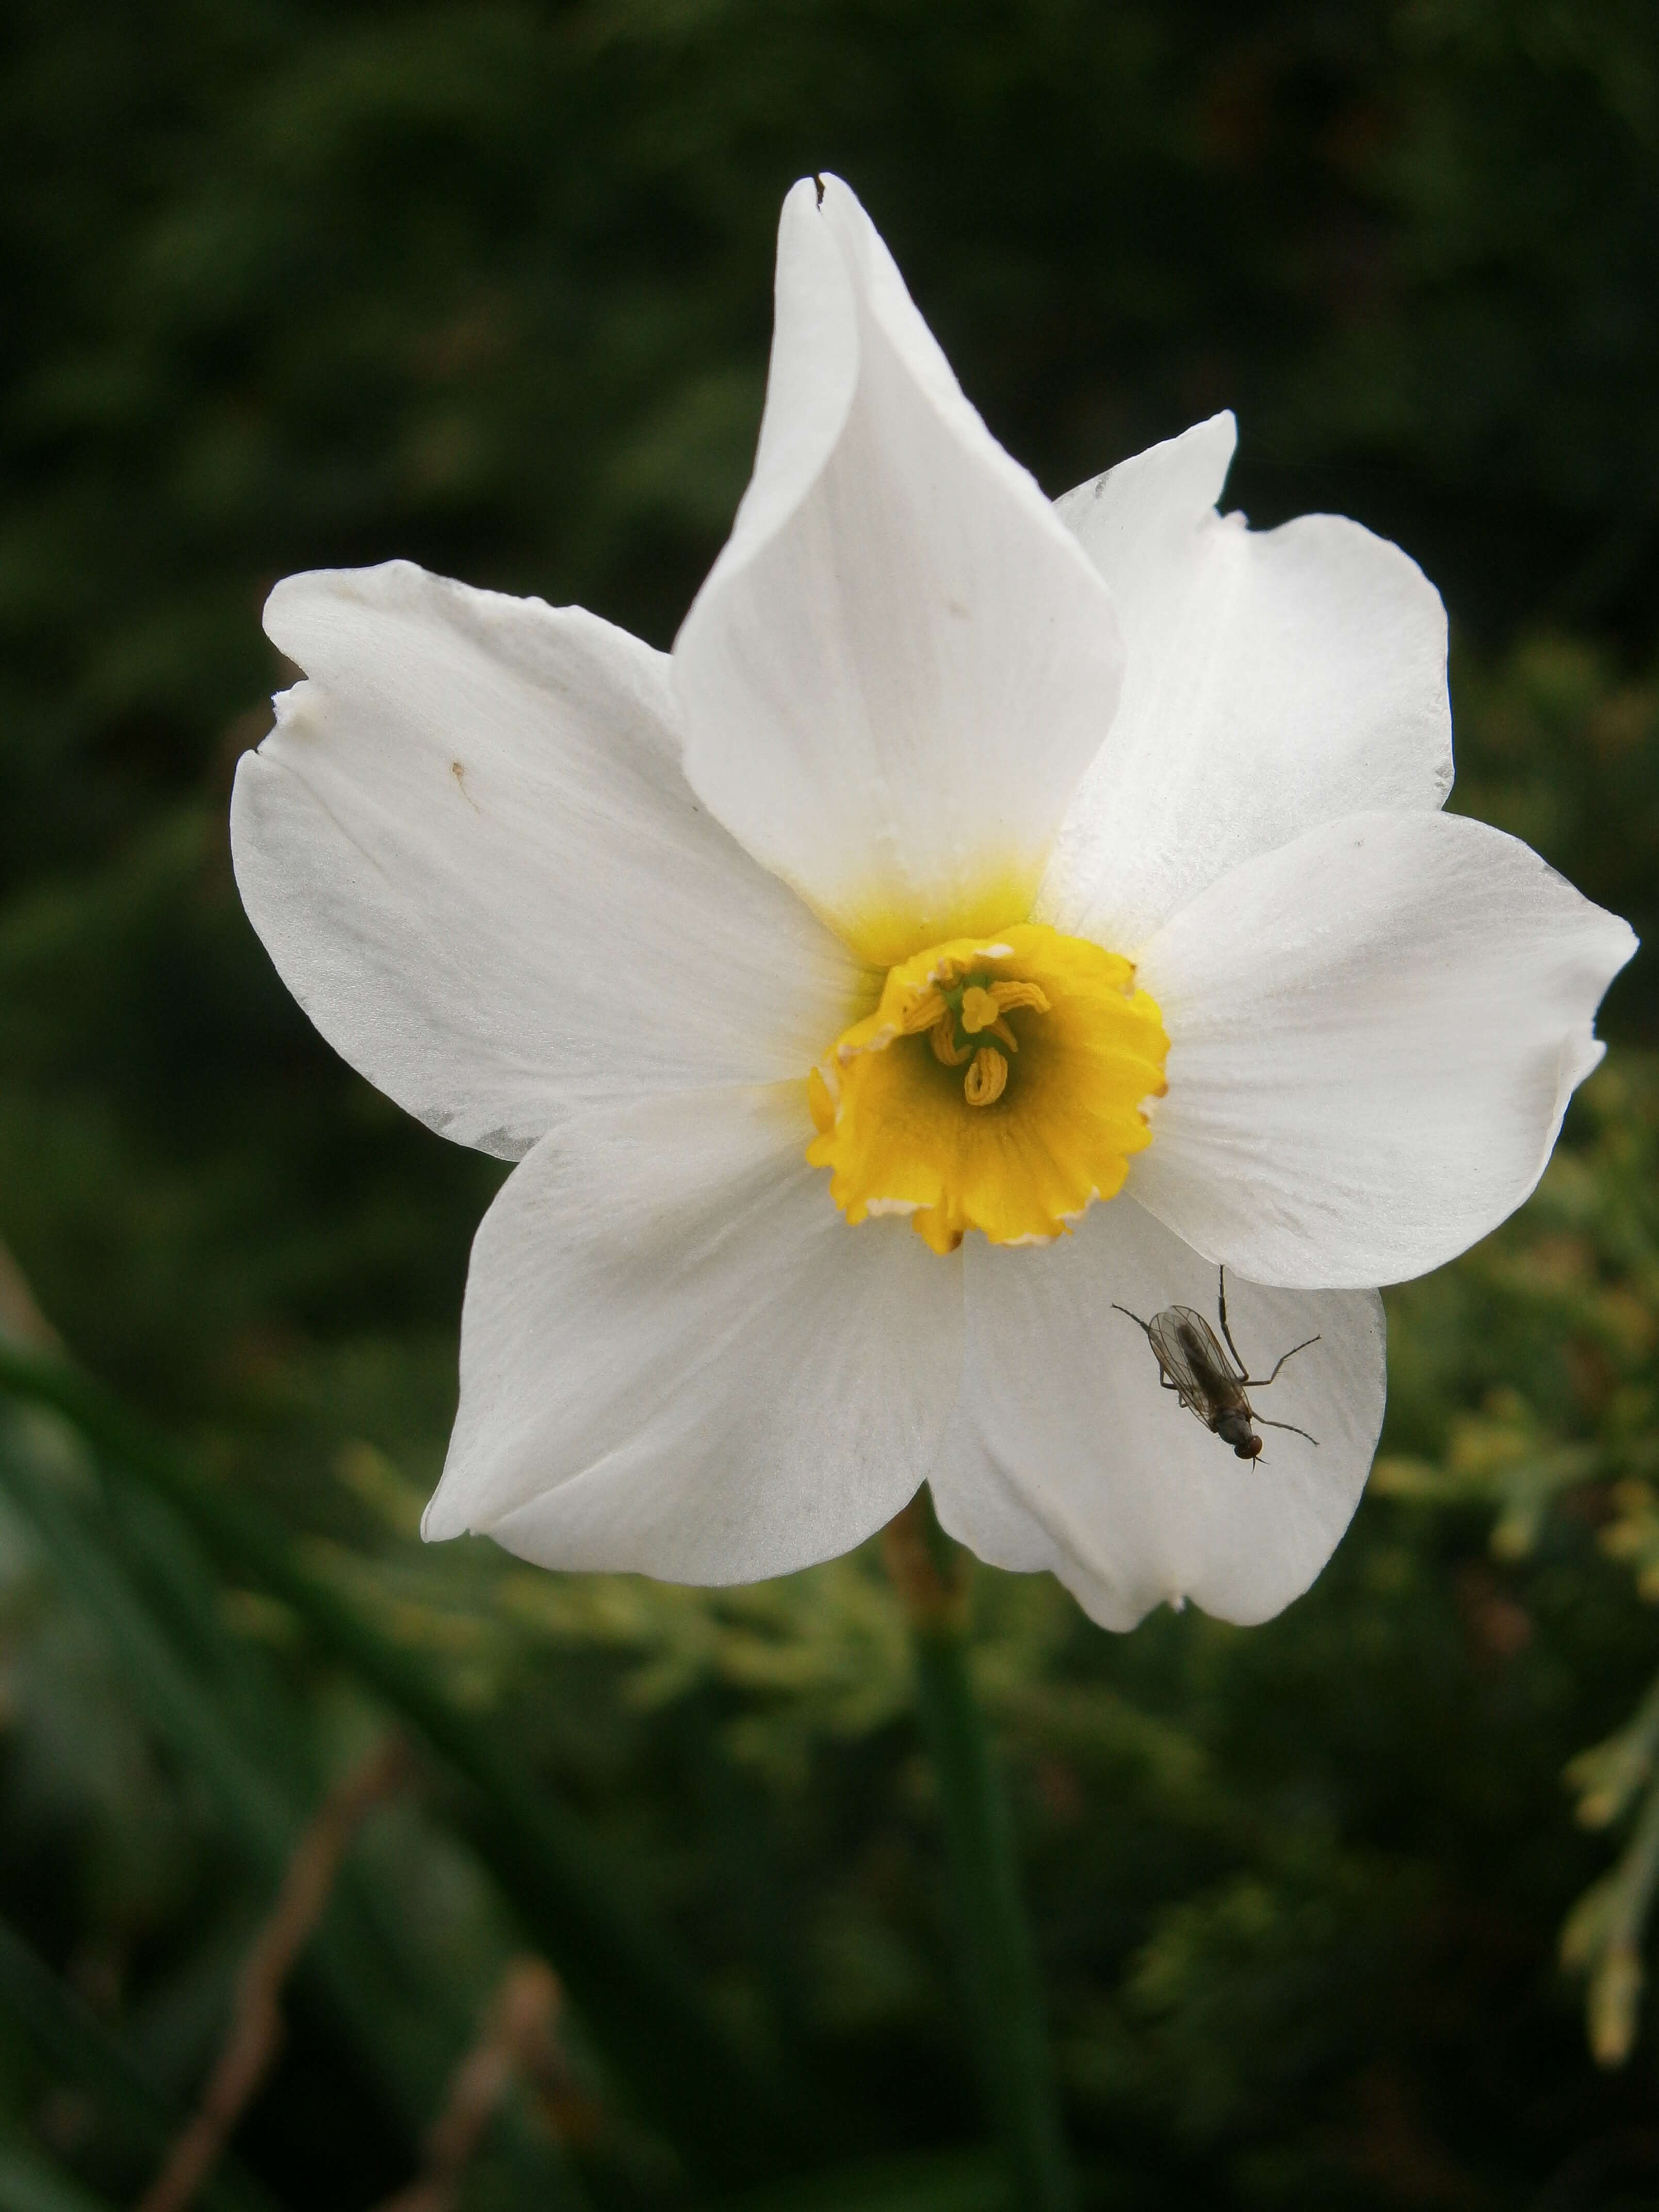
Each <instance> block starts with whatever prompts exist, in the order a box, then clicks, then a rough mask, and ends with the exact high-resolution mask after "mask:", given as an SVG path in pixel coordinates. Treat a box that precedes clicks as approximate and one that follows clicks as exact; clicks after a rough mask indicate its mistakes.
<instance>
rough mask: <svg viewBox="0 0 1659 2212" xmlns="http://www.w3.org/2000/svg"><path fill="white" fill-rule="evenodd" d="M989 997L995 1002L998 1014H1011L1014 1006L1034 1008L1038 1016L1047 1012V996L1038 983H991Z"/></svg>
mask: <svg viewBox="0 0 1659 2212" xmlns="http://www.w3.org/2000/svg"><path fill="white" fill-rule="evenodd" d="M991 996H992V997H993V998H994V1000H996V1002H997V1012H999V1013H1000V1014H1011V1013H1012V1012H1013V1010H1014V1008H1015V1007H1016V1006H1035V1007H1036V1011H1037V1012H1038V1013H1040V1014H1046V1013H1047V1012H1048V993H1047V992H1046V991H1045V990H1044V989H1043V987H1042V985H1041V984H1040V983H1028V982H1026V981H1024V980H1020V981H1012V982H1007V983H993V984H992V986H991Z"/></svg>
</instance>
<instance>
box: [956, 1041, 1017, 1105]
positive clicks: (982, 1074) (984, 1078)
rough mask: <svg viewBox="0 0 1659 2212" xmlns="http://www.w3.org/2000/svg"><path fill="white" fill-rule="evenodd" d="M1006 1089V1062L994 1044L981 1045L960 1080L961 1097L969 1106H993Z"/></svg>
mask: <svg viewBox="0 0 1659 2212" xmlns="http://www.w3.org/2000/svg"><path fill="white" fill-rule="evenodd" d="M1007 1088H1008V1063H1007V1061H1006V1060H1005V1059H1004V1058H1003V1056H1002V1054H1000V1052H999V1051H998V1050H997V1048H996V1047H995V1046H994V1044H982V1045H981V1047H980V1048H979V1050H978V1051H977V1052H976V1053H975V1054H974V1064H973V1066H971V1067H970V1068H969V1071H968V1073H967V1074H966V1075H965V1076H963V1079H962V1095H963V1097H964V1098H965V1099H966V1100H967V1101H968V1103H969V1105H970V1106H994V1105H995V1104H996V1103H997V1101H998V1099H999V1098H1000V1097H1001V1096H1002V1094H1003V1092H1004V1091H1006V1089H1007Z"/></svg>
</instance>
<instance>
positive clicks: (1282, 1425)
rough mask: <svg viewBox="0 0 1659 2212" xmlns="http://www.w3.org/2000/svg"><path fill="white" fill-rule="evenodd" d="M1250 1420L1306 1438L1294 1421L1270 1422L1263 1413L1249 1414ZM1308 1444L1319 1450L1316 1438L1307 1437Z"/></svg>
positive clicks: (1265, 1426)
mask: <svg viewBox="0 0 1659 2212" xmlns="http://www.w3.org/2000/svg"><path fill="white" fill-rule="evenodd" d="M1301 1348H1302V1347H1301V1346H1300V1345H1298V1346H1297V1351H1300V1350H1301ZM1285 1357H1286V1358H1289V1357H1290V1355H1289V1353H1288V1352H1287V1353H1286V1354H1285ZM1251 1419H1253V1420H1255V1421H1257V1422H1259V1423H1260V1424H1261V1426H1262V1427H1263V1428H1264V1429H1288V1430H1289V1431H1290V1432H1291V1435H1292V1436H1293V1437H1308V1431H1306V1430H1305V1429H1298V1428H1297V1425H1296V1423H1295V1422H1294V1421H1270V1420H1269V1419H1267V1415H1266V1414H1265V1413H1252V1414H1251ZM1308 1442H1309V1443H1310V1444H1311V1445H1312V1446H1313V1448H1314V1449H1315V1450H1316V1451H1317V1450H1318V1449H1319V1439H1318V1437H1308Z"/></svg>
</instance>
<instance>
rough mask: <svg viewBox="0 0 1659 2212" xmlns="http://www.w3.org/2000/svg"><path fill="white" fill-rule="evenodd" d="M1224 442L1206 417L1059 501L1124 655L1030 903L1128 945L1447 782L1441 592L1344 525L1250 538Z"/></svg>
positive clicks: (1330, 519)
mask: <svg viewBox="0 0 1659 2212" xmlns="http://www.w3.org/2000/svg"><path fill="white" fill-rule="evenodd" d="M1234 435H1235V434H1234V428H1233V418H1232V416H1231V415H1218V416H1215V417H1214V418H1213V419H1212V421H1210V422H1200V424H1199V425H1198V426H1197V428H1195V429H1192V430H1188V432H1187V433H1186V434H1185V435H1183V436H1182V437H1179V438H1173V439H1171V440H1170V441H1169V443H1168V444H1167V445H1163V446H1154V447H1152V449H1151V451H1150V452H1148V453H1141V454H1139V456H1138V457H1137V458H1136V459H1133V460H1132V461H1125V462H1124V463H1123V464H1122V465H1121V467H1118V468H1115V469H1111V470H1109V471H1108V472H1107V473H1106V475H1104V476H1103V477H1096V479H1095V481H1094V482H1093V483H1087V484H1084V485H1082V486H1081V487H1080V488H1079V489H1078V490H1076V491H1073V492H1068V493H1067V494H1066V496H1065V498H1064V499H1062V500H1061V501H1060V502H1059V507H1058V512H1059V513H1060V514H1061V515H1062V516H1063V517H1064V518H1065V520H1066V521H1067V522H1068V523H1069V524H1070V526H1071V527H1072V528H1073V530H1074V531H1075V532H1077V534H1078V536H1079V539H1080V540H1081V541H1082V543H1083V544H1084V545H1085V546H1086V547H1087V549H1088V550H1089V553H1090V556H1091V558H1092V560H1093V561H1094V562H1095V565H1096V566H1097V568H1098V569H1099V570H1100V573H1101V574H1102V575H1103V577H1104V578H1105V579H1106V580H1107V582H1108V583H1109V585H1110V586H1111V587H1112V592H1113V596H1114V598H1115V600H1116V602H1117V607H1118V618H1119V620H1120V622H1121V623H1122V626H1123V639H1124V645H1125V648H1126V650H1127V655H1128V665H1127V671H1126V673H1125V676H1124V680H1123V696H1122V701H1121V705H1120V707H1119V709H1118V715H1117V720H1116V721H1115V723H1114V725H1113V727H1112V733H1111V736H1110V738H1109V739H1108V741H1107V743H1106V744H1105V745H1104V746H1103V749H1102V750H1101V753H1100V756H1099V757H1098V758H1097V761H1096V762H1095V763H1094V765H1093V767H1092V768H1091V770H1090V773H1089V775H1088V776H1087V778H1086V779H1085V782H1084V784H1083V787H1082V788H1081V789H1080V790H1079V793H1078V795H1077V798H1076V800H1075V801H1074V803H1073V807H1072V810H1071V811H1070V813H1069V814H1068V816H1067V817H1066V823H1065V825H1064V827H1063V829H1062V830H1061V832H1060V840H1059V842H1058V845H1057V847H1056V849H1055V853H1054V860H1053V863H1052V866H1051V868H1050V872H1049V876H1048V881H1047V883H1046V884H1045V885H1044V887H1043V891H1042V898H1041V900H1040V902H1039V906H1038V913H1039V915H1040V917H1041V918H1042V920H1044V921H1051V922H1053V923H1054V926H1055V927H1057V928H1060V929H1065V930H1069V931H1071V932H1073V933H1074V934H1077V935H1079V936H1084V937H1092V938H1094V939H1096V940H1097V942H1098V943H1100V944H1103V945H1113V946H1115V947H1116V948H1117V949H1118V950H1119V951H1133V950H1134V949H1135V948H1136V947H1137V946H1138V945H1142V944H1144V943H1145V942H1146V939H1147V938H1148V937H1149V936H1150V935H1151V934H1152V932H1153V931H1154V930H1155V929H1157V928H1158V927H1159V925H1160V924H1161V923H1163V922H1164V921H1166V920H1167V919H1168V917H1169V916H1170V915H1172V914H1174V913H1175V912H1176V910H1177V909H1178V908H1180V907H1181V906H1182V905H1183V904H1184V903H1185V902H1186V901H1187V900H1188V899H1189V898H1191V897H1192V896H1194V894H1195V893H1196V892H1198V891H1200V890H1202V889H1203V888H1204V886H1205V885H1206V884H1209V883H1212V882H1213V881H1214V880H1215V878H1217V877H1218V876H1220V875H1222V874H1224V873H1225V872H1226V870H1227V869H1229V868H1231V867H1232V866H1234V865H1235V864H1236V863H1237V862H1238V861H1239V860H1245V859H1248V858H1249V856H1250V855H1251V854H1255V853H1266V852H1271V851H1272V850H1273V848H1274V847H1275V846H1277V845H1282V844H1285V842H1287V841H1288V840H1289V839H1291V837H1294V836H1299V835H1300V833H1301V832H1302V831H1303V830H1304V829H1311V828H1313V826H1314V825H1315V824H1316V823H1319V822H1326V821H1330V820H1332V819H1333V818H1334V817H1336V816H1338V815H1342V814H1353V813H1358V812H1359V811H1362V810H1369V809H1370V808H1373V807H1376V808H1383V809H1386V810H1388V811H1395V810H1396V809H1399V810H1406V811H1419V810H1421V811H1432V810H1433V809H1434V808H1436V807H1438V806H1439V805H1441V803H1442V801H1443V799H1444V798H1445V796H1446V793H1448V791H1449V790H1450V788H1451V780H1452V762H1451V715H1450V709H1449V706H1448V703H1447V697H1446V617H1445V612H1444V610H1443V608H1442V606H1441V604H1440V595H1439V593H1438V592H1437V591H1436V590H1435V588H1434V586H1433V585H1432V584H1431V583H1430V582H1429V581H1428V580H1427V579H1426V578H1425V576H1424V574H1423V573H1422V571H1421V570H1420V569H1419V568H1418V566H1417V564H1416V562H1413V561H1411V560H1408V559H1407V556H1406V555H1405V554H1403V553H1402V552H1401V550H1399V548H1398V547H1397V546H1395V545H1390V544H1387V543H1385V541H1384V540H1383V539H1382V538H1373V537H1372V535H1371V534H1370V531H1368V530H1362V529H1361V528H1360V526H1359V525H1358V523H1356V522H1347V521H1345V520H1343V519H1342V518H1341V517H1340V515H1333V514H1307V515H1304V516H1303V517H1302V518H1301V519H1300V520H1298V521H1296V522H1287V523H1285V525H1284V526H1283V527H1282V528H1281V529H1279V530H1268V531H1251V530H1249V529H1247V528H1246V526H1245V522H1244V518H1243V515H1242V514H1230V515H1227V516H1225V517H1223V516H1221V515H1219V514H1218V513H1216V512H1215V502H1216V501H1217V500H1218V499H1219V497H1220V495H1221V487H1222V483H1223V480H1224V478H1225V476H1226V473H1227V465H1228V463H1229V461H1230V460H1231V458H1232V451H1233V442H1234Z"/></svg>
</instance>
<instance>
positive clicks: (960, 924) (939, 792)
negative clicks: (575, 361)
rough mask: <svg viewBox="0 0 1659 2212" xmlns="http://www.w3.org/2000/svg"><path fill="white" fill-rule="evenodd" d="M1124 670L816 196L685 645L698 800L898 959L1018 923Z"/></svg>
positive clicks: (855, 236) (797, 200) (691, 770)
mask: <svg viewBox="0 0 1659 2212" xmlns="http://www.w3.org/2000/svg"><path fill="white" fill-rule="evenodd" d="M674 667H675V681H676V685H677V689H678V696H679V699H680V702H681V707H682V710H683V718H684V732H685V765H686V774H687V775H688V776H689V777H690V781H691V782H692V784H693V786H694V787H695V788H696V790H697V791H698V792H699V793H701V794H702V797H703V798H704V799H706V800H707V801H708V805H710V806H711V807H712V808H713V809H714V811H715V812H716V813H717V814H718V815H719V817H720V819H721V820H722V821H723V822H724V823H726V825H727V827H728V828H729V829H732V832H733V833H734V834H735V835H736V836H738V837H739V838H740V839H741V840H742V841H743V842H744V844H745V845H746V846H747V847H748V848H749V849H750V852H751V853H753V854H756V855H757V858H758V859H759V860H762V861H763V862H764V864H765V865H766V866H767V867H769V868H771V869H774V870H775V872H777V873H778V874H779V875H781V876H782V877H783V878H785V879H786V880H787V881H788V882H789V883H792V884H794V885H795V886H796V888H797V889H798V890H799V891H800V893H801V894H802V896H804V897H805V899H806V900H807V901H808V902H810V903H811V905H812V906H813V907H815V908H817V911H818V912H819V913H820V914H822V915H825V916H826V917H827V918H828V919H829V921H831V922H832V923H833V925H834V926H835V927H836V928H837V929H838V930H840V931H841V932H842V934H843V935H845V936H846V937H847V938H848V941H849V942H851V943H854V944H855V945H858V946H859V947H860V950H861V951H864V952H865V953H866V955H867V956H868V957H871V958H872V959H873V960H877V961H879V962H883V963H885V962H887V961H889V960H891V959H894V958H897V957H901V955H902V953H903V952H906V951H914V950H915V947H916V945H918V944H926V943H927V942H928V941H929V940H930V939H935V938H939V937H942V936H947V935H950V934H951V933H952V932H953V931H955V930H957V929H959V928H961V929H966V928H978V927H994V926H996V925H998V924H1000V923H1001V922H1004V921H1007V920H1009V919H1010V918H1011V917H1013V916H1019V915H1024V913H1025V911H1026V909H1027V907H1028V905H1029V902H1030V897H1031V896H1032V894H1033V892H1034V891H1035V890H1036V883H1037V880H1038V878H1039V877H1040V875H1041V873H1042V866H1043V865H1044V863H1045V861H1046V859H1047V855H1048V848H1049V846H1050V843H1051V842H1052V840H1053V838H1054V832H1055V830H1056V829H1057V828H1058V826H1059V823H1060V817H1061V815H1062V813H1063V811H1064V810H1065V807H1066V802H1067V800H1068V799H1070V797H1071V794H1072V792H1073V789H1074V787H1075V786H1076V784H1077V781H1078V778H1079V776H1080V775H1081V774H1082V773H1083V770H1084V769H1085V766H1086V765H1087V763H1088V762H1089V761H1090V760H1091V758H1092V757H1093V756H1094V754H1095V752H1096V751H1097V749H1098V747H1099V745H1100V743H1101V740H1102V738H1103V737H1104V735H1105V732H1106V730H1107V728H1108V726H1109V723H1110V720H1111V716H1112V711H1113V708H1114V706H1115V702H1116V697H1117V689H1118V681H1119V675H1120V671H1121V653H1120V649H1119V643H1118V635H1117V628H1116V623H1115V617H1114V616H1113V612H1112V608H1111V601H1110V597H1109V593H1108V592H1107V591H1106V590H1105V588H1104V586H1103V585H1102V583H1101V582H1100V580H1099V579H1098V577H1097V576H1096V574H1094V571H1093V569H1092V568H1091V566H1090V563H1089V562H1088V560H1087V558H1086V556H1085V555H1084V554H1083V553H1082V552H1081V550H1080V549H1079V546H1078V544H1077V543H1076V540H1075V539H1074V538H1073V537H1072V536H1071V534H1070V532H1067V531H1066V529H1065V528H1064V526H1062V525H1061V524H1060V522H1059V521H1058V520H1056V519H1055V516H1054V510H1053V508H1052V507H1050V506H1049V504H1048V501H1046V500H1045V499H1044V498H1043V496H1042V493H1041V492H1040V491H1039V490H1038V489H1037V487H1036V484H1035V483H1033V482H1032V480H1031V478H1030V477H1029V476H1027V475H1026V473H1025V471H1024V470H1023V469H1021V468H1019V467H1018V465H1016V464H1015V463H1014V462H1013V461H1012V460H1011V459H1009V458H1008V456H1007V454H1006V453H1004V452H1003V451H1002V449H1001V448H1000V447H999V446H998V445H997V443H996V441H995V440H994V438H992V436H991V435H990V434H989V432H988V431H987V429H986V428H985V426H984V424H983V423H982V422H981V421H980V418H979V416H977V415H976V414H975V412H974V410H973V409H972V408H971V407H970V406H969V404H968V402H967V401H966V400H965V399H964V398H963V396H962V393H961V392H960V391H959V390H958V388H957V383H956V380H955V379H954V378H953V377H952V375H951V371H950V368H949V367H948V365H947V364H946V362H945V357H944V356H943V355H942V354H941V353H940V352H939V348H938V346H937V345H936V344H935V343H934V342H933V338H932V337H930V335H929V334H928V331H927V327H926V325H924V324H923V322H922V320H921V317H920V315H918V313H916V310H915V307H914V306H913V305H912V304H911V302H910V300H909V298H908V295H907V294H906V292H905V289H904V286H903V283H902V280H901V278H900V276H899V274H898V271H897V270H896V268H895V267H894V265H893V263H892V260H891V258H890V256H889V254H888V252H887V250H886V248H885V246H884V245H883V244H882V242H881V240H880V239H879V238H878V236H877V234H876V233H875V231H874V230H873V229H872V227H871V225H870V222H869V220H868V218H867V217H866V215H865V214H864V211H863V210H862V209H861V208H860V206H859V204H858V202H857V201H856V200H855V199H854V197H853V195H852V193H851V192H850V191H848V189H847V187H846V185H842V184H841V183H839V182H838V181H837V180H836V179H833V178H830V179H825V180H824V185H823V204H822V206H821V207H820V206H819V204H817V192H816V190H815V188H814V186H813V185H811V183H810V182H809V183H805V184H801V185H797V186H796V187H795V189H794V191H792V192H791V193H790V195H789V197H788V199H787V201H786V203H785V204H784V210H783V221H782V225H781V230H780V233H779V240H778V282H777V332H776V337H775V341H774V345H773V355H772V368H771V375H770V380H769V385H768V388H767V400H766V415H765V420H764V422H763V428H762V432H761V440H760V449H759V452H758V454H757V459H756V465H755V477H754V481H753V483H751V484H750V488H749V490H748V492H747V494H746V495H745V496H744V501H743V505H742V507H740V508H739V510H738V519H737V522H736V525H735V526H734V528H733V530H732V538H731V541H730V543H729V544H727V546H726V550H725V551H724V552H723V553H722V554H721V556H720V559H719V561H718V562H716V563H715V565H714V569H713V571H712V573H711V574H710V575H709V578H708V581H707V583H706V584H705V585H704V586H703V588H702V592H701V593H700V594H699V595H698V598H697V600H696V604H695V605H694V606H693V607H692V609H691V611H690V614H689V615H688V616H687V617H686V620H685V623H684V628H683V629H681V631H680V635H679V637H678V641H676V644H675V647H674ZM987 898H988V906H987ZM991 908H994V911H992V910H990V909H991Z"/></svg>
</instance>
